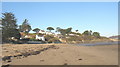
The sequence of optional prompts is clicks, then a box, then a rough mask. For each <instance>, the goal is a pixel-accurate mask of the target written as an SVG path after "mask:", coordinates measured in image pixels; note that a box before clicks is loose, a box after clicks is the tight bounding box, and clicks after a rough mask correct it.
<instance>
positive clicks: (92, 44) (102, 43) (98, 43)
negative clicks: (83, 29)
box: [75, 41, 120, 46]
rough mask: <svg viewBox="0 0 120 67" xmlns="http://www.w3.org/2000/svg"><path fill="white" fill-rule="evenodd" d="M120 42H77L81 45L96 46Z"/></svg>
mask: <svg viewBox="0 0 120 67" xmlns="http://www.w3.org/2000/svg"><path fill="white" fill-rule="evenodd" d="M114 44H116V45H117V44H120V41H113V42H97V43H84V44H75V45H79V46H96V45H114Z"/></svg>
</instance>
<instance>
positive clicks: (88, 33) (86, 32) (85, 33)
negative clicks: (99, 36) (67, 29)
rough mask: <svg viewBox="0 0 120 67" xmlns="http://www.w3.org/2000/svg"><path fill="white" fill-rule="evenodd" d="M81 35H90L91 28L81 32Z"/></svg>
mask: <svg viewBox="0 0 120 67" xmlns="http://www.w3.org/2000/svg"><path fill="white" fill-rule="evenodd" d="M83 35H87V36H90V35H92V31H91V30H90V31H88V30H86V31H84V32H83Z"/></svg>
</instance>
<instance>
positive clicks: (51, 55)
mask: <svg viewBox="0 0 120 67" xmlns="http://www.w3.org/2000/svg"><path fill="white" fill-rule="evenodd" d="M52 45H53V44H52ZM54 45H55V47H56V48H51V49H48V50H45V51H42V52H40V54H37V55H31V56H28V57H24V58H20V59H12V61H11V62H9V64H10V65H65V64H67V65H118V45H101V46H100V45H99V46H76V45H67V44H62V45H59V44H57V45H56V44H54Z"/></svg>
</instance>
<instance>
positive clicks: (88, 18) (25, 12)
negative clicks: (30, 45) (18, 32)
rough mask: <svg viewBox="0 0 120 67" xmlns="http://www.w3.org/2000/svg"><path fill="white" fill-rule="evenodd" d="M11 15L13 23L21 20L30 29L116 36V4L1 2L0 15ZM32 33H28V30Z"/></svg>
mask: <svg viewBox="0 0 120 67" xmlns="http://www.w3.org/2000/svg"><path fill="white" fill-rule="evenodd" d="M4 12H12V13H14V14H15V17H16V19H17V24H18V25H21V24H22V23H23V21H24V19H28V23H29V24H30V25H31V26H32V29H34V28H40V29H42V30H46V28H47V27H53V28H55V29H56V27H60V28H69V27H72V28H73V29H72V31H75V30H79V32H80V33H83V32H84V31H85V30H92V31H93V32H99V33H100V34H101V36H107V37H109V36H113V35H118V3H117V2H2V13H4ZM31 32H32V31H31Z"/></svg>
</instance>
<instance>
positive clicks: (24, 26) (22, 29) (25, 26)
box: [19, 19, 32, 33]
mask: <svg viewBox="0 0 120 67" xmlns="http://www.w3.org/2000/svg"><path fill="white" fill-rule="evenodd" d="M31 29H32V28H31V26H30V24H29V23H28V20H27V19H25V20H24V22H23V23H22V25H20V26H19V31H20V32H25V33H29V31H30V30H31Z"/></svg>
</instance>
